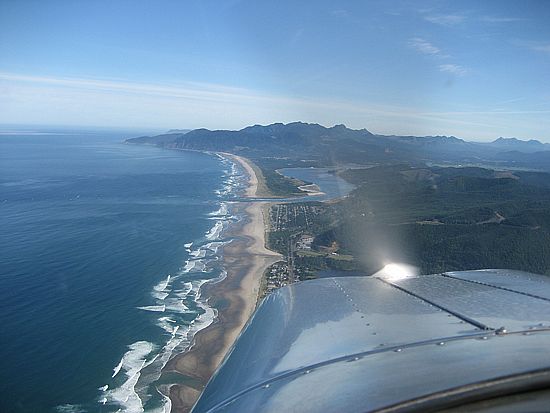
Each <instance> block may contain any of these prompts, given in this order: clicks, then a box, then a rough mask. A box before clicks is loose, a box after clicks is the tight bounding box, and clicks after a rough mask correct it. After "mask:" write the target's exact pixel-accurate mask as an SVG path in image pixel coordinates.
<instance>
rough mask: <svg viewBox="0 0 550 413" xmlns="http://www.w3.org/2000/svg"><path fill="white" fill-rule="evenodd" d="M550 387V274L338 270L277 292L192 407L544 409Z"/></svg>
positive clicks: (251, 409)
mask: <svg viewBox="0 0 550 413" xmlns="http://www.w3.org/2000/svg"><path fill="white" fill-rule="evenodd" d="M545 388H547V389H550V277H547V276H543V275H536V274H530V273H525V272H520V271H510V270H479V271H462V272H448V273H442V274H434V275H419V276H412V277H404V278H399V277H398V278H395V279H393V278H391V277H339V278H325V279H317V280H312V281H306V282H302V283H297V284H293V285H290V286H288V287H284V288H280V289H278V290H276V291H275V292H273V293H272V294H271V295H269V296H268V297H267V298H266V299H265V300H264V301H263V303H262V304H261V305H260V306H259V308H258V309H257V311H256V312H255V314H254V315H253V317H252V318H251V319H250V320H249V322H248V324H247V326H246V327H245V329H244V330H243V332H242V333H241V335H240V337H239V339H238V340H237V342H236V343H235V345H234V346H233V347H232V349H231V351H230V352H229V353H228V355H227V356H226V358H225V360H224V362H223V363H222V365H221V366H220V368H219V369H218V371H217V372H216V374H215V375H214V376H213V377H212V379H211V380H210V382H209V383H208V385H207V386H206V388H205V390H204V391H203V393H202V395H201V397H200V399H199V400H198V401H197V403H196V405H195V407H194V409H193V412H283V413H287V412H368V411H388V412H394V411H422V412H425V411H436V410H437V411H439V410H441V409H443V408H454V407H456V406H464V405H466V404H467V403H471V405H470V406H471V407H472V409H471V410H474V408H475V409H478V408H480V409H481V407H483V406H485V407H484V408H487V406H489V408H494V406H497V407H498V406H499V404H498V403H500V405H502V406H505V405H506V406H511V405H513V403H535V404H531V405H529V406H530V408H529V409H528V410H534V411H537V410H536V409H537V408H538V407H541V406H546V407H548V406H550V390H549V391H547V392H543V393H540V395H539V396H537V397H535V398H533V397H532V396H533V394H534V393H532V392H533V391H539V390H541V389H545ZM525 392H531V393H528V394H529V397H528V400H527V399H525V397H527V396H525V397H523V396H522V397H523V398H522V397H519V398H518V396H517V395H518V394H523V395H525V394H527V393H525ZM512 394H513V395H514V397H515V398H514V399H513V400H512V402H510V401H509V400H508V399H506V397H508V398H509V397H511V395H512ZM537 394H538V393H537ZM502 397H505V398H504V399H503V398H502ZM488 399H491V400H492V402H491V403H493V404H491V405H488V404H487V403H488V402H487V400H488ZM524 399H525V400H524ZM506 400H508V401H506ZM533 400H534V401H533ZM480 401H483V402H482V403H485V404H479V403H481V402H480ZM472 403H473V404H472ZM476 403H477V404H476ZM495 403H496V404H495ZM510 403H512V404H510ZM537 403H538V404H537ZM541 403H544V404H541ZM493 405H494V406H493ZM480 406H481V407H480ZM491 406H492V407H491ZM514 406H515V407H516V409H515V410H511V411H517V410H526V409H523V408H520V409H517V407H518V406H520V407H521V406H523V407H525V406H527V405H514ZM537 406H538V407H537ZM453 411H454V410H453ZM487 411H493V410H487ZM496 411H501V410H496ZM541 411H542V410H541ZM544 411H547V410H544Z"/></svg>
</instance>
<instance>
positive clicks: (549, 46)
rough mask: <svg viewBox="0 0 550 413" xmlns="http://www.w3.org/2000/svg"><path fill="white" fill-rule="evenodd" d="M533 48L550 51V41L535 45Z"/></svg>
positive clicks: (545, 51) (537, 50) (538, 50)
mask: <svg viewBox="0 0 550 413" xmlns="http://www.w3.org/2000/svg"><path fill="white" fill-rule="evenodd" d="M531 49H533V50H534V51H536V52H544V53H550V43H546V44H537V45H533V46H531Z"/></svg>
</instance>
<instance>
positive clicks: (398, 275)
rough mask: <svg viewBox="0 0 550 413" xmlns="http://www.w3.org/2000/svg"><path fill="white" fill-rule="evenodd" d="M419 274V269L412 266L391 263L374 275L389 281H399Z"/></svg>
mask: <svg viewBox="0 0 550 413" xmlns="http://www.w3.org/2000/svg"><path fill="white" fill-rule="evenodd" d="M417 274H418V269H417V268H416V267H414V266H412V265H407V264H397V263H391V264H388V265H386V266H384V268H382V269H381V270H380V271H378V272H377V273H376V274H374V275H375V276H377V277H380V278H384V279H386V280H389V281H398V280H402V279H404V278H409V277H414V276H415V275H417Z"/></svg>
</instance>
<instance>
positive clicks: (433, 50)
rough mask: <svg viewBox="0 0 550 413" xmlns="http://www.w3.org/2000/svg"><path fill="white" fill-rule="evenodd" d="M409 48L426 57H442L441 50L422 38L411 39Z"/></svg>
mask: <svg viewBox="0 0 550 413" xmlns="http://www.w3.org/2000/svg"><path fill="white" fill-rule="evenodd" d="M409 46H410V47H411V48H412V49H414V50H416V51H417V52H420V53H423V54H426V55H432V56H436V55H437V56H440V55H441V49H439V47H436V46H434V45H433V44H431V43H430V42H428V41H427V40H425V39H422V38H421V37H413V38H411V39H409Z"/></svg>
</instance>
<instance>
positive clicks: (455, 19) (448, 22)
mask: <svg viewBox="0 0 550 413" xmlns="http://www.w3.org/2000/svg"><path fill="white" fill-rule="evenodd" d="M465 19H466V18H465V17H464V16H462V15H460V14H438V15H432V16H424V20H426V21H429V22H430V23H434V24H439V25H440V26H456V25H457V24H460V23H462V22H464V20H465Z"/></svg>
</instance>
